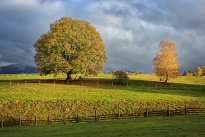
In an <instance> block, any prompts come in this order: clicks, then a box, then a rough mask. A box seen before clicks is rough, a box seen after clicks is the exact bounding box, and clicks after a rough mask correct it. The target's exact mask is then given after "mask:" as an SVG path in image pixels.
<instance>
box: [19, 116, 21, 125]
mask: <svg viewBox="0 0 205 137" xmlns="http://www.w3.org/2000/svg"><path fill="white" fill-rule="evenodd" d="M19 126H20V127H21V117H19Z"/></svg>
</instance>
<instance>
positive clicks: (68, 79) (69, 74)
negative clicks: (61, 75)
mask: <svg viewBox="0 0 205 137" xmlns="http://www.w3.org/2000/svg"><path fill="white" fill-rule="evenodd" d="M71 74H72V70H71V71H69V72H68V73H67V78H66V80H65V81H70V80H71Z"/></svg>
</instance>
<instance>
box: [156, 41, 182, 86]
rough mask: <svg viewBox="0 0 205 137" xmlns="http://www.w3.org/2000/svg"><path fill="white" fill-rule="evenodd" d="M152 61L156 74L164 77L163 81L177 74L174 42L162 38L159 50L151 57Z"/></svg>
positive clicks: (177, 63) (177, 67) (177, 65)
mask: <svg viewBox="0 0 205 137" xmlns="http://www.w3.org/2000/svg"><path fill="white" fill-rule="evenodd" d="M153 63H154V71H155V73H156V75H157V76H158V77H161V78H164V79H165V83H166V82H167V81H168V79H170V78H176V77H177V76H179V61H178V59H177V51H176V43H175V42H173V41H169V40H162V41H161V42H160V44H159V51H158V52H157V54H156V57H155V58H154V59H153Z"/></svg>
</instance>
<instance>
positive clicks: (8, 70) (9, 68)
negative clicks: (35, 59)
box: [0, 64, 38, 74]
mask: <svg viewBox="0 0 205 137" xmlns="http://www.w3.org/2000/svg"><path fill="white" fill-rule="evenodd" d="M36 72H38V70H37V68H36V67H33V66H26V65H21V64H11V65H6V66H0V74H21V73H36Z"/></svg>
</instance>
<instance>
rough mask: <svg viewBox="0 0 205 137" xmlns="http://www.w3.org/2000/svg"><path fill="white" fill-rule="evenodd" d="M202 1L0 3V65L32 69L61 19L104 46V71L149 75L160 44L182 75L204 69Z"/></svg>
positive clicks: (40, 0) (204, 14) (24, 0)
mask: <svg viewBox="0 0 205 137" xmlns="http://www.w3.org/2000/svg"><path fill="white" fill-rule="evenodd" d="M204 6H205V0H0V65H4V64H8V63H19V64H26V65H34V61H33V56H34V54H35V52H34V48H33V44H34V43H35V41H36V40H37V39H38V38H39V37H40V35H41V34H42V33H46V32H47V31H48V30H49V24H50V23H52V22H53V21H54V20H57V19H60V18H61V17H65V16H67V17H72V18H76V19H84V20H87V21H89V22H90V23H91V24H93V25H94V26H95V27H96V29H97V31H98V32H100V34H101V36H102V39H103V41H104V43H105V45H106V51H107V57H108V60H107V62H106V66H105V70H119V69H124V70H125V69H126V70H136V71H144V72H152V71H153V63H152V59H153V58H154V56H155V54H156V52H157V48H158V45H159V42H160V40H163V39H165V40H173V41H175V42H176V43H177V50H178V54H179V55H178V58H179V60H180V62H181V71H184V70H189V69H192V70H193V69H195V68H196V67H197V66H203V65H205V42H204V41H205V8H204Z"/></svg>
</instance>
